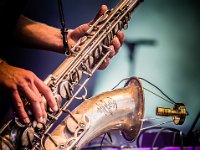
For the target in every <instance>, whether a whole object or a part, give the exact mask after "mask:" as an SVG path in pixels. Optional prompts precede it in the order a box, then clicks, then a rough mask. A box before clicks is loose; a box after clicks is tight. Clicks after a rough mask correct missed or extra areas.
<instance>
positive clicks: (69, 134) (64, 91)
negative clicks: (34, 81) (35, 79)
mask: <svg viewBox="0 0 200 150" xmlns="http://www.w3.org/2000/svg"><path fill="white" fill-rule="evenodd" d="M140 1H141V0H121V1H120V2H119V3H118V4H117V5H116V6H115V7H114V8H113V9H111V10H108V11H106V12H105V13H104V14H103V15H102V16H100V17H99V18H98V20H97V21H96V22H94V23H93V24H92V25H90V28H89V29H88V30H87V31H86V36H84V37H82V38H80V40H79V41H78V42H77V43H76V45H75V46H74V47H73V48H72V49H71V50H70V51H71V55H70V56H68V58H67V59H66V60H64V62H63V63H62V64H61V65H60V66H59V67H58V68H57V69H56V70H55V71H54V72H53V73H52V74H50V75H49V76H48V77H47V78H46V79H45V80H44V82H45V84H47V85H48V86H49V87H50V89H51V90H52V92H53V94H54V97H55V99H56V100H57V103H58V105H59V110H58V112H52V111H51V109H49V108H48V106H46V110H47V115H48V118H47V122H46V124H40V123H38V124H37V125H34V124H33V123H30V124H29V125H28V126H27V125H24V124H22V123H21V122H20V120H19V119H18V118H17V117H14V118H13V119H11V120H10V121H8V122H7V123H6V124H5V125H4V126H3V127H2V128H1V129H0V149H3V150H16V149H27V150H30V149H32V150H35V149H47V150H50V149H80V148H81V147H83V146H84V145H85V144H86V143H87V142H89V141H90V140H91V139H93V138H94V137H96V136H98V135H100V134H103V133H105V132H107V131H109V130H113V129H117V130H122V131H123V133H124V135H125V138H126V139H127V140H133V139H134V138H135V137H136V136H137V134H138V132H139V130H140V127H141V121H140V119H142V118H143V111H144V110H143V109H144V96H143V89H142V86H141V84H140V82H139V80H138V79H136V78H135V79H132V80H131V81H130V84H129V86H128V87H125V88H122V89H118V90H114V91H110V92H106V93H103V94H100V95H98V96H95V97H93V98H91V99H89V100H87V99H86V96H87V90H86V88H85V84H86V83H87V82H88V81H89V79H90V78H91V76H92V75H93V74H94V72H95V71H96V70H97V69H98V68H99V66H100V65H101V64H102V63H103V61H105V58H106V57H107V56H108V55H109V53H110V50H111V49H110V48H109V45H110V44H111V41H112V39H113V38H114V36H115V35H116V34H117V32H118V31H121V30H122V29H127V28H128V21H129V20H130V16H131V13H132V12H133V10H134V9H135V8H136V6H137V5H138V4H139V3H140ZM82 90H83V91H85V94H83V95H81V96H79V95H80V94H79V93H80V91H82ZM74 99H82V100H84V102H83V103H82V104H81V105H80V106H78V107H77V108H76V109H75V110H74V111H73V112H70V111H69V110H68V109H67V108H68V106H69V105H70V104H71V102H72V101H73V100H74ZM44 103H45V100H44ZM24 104H25V106H27V105H29V103H28V102H27V101H26V100H25V102H24ZM66 113H67V114H68V116H67V117H65V114H66ZM63 115H64V117H65V119H64V120H63V121H62V122H61V123H59V120H60V119H61V118H62V117H63ZM31 117H32V116H30V118H31ZM32 118H33V117H32ZM102 120H104V122H103V121H102ZM57 124H58V125H57Z"/></svg>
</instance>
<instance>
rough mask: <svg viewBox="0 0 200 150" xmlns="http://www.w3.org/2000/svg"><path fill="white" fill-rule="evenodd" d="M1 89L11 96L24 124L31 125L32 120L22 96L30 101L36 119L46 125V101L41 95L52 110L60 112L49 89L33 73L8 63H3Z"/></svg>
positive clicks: (0, 69) (0, 72) (0, 80)
mask: <svg viewBox="0 0 200 150" xmlns="http://www.w3.org/2000/svg"><path fill="white" fill-rule="evenodd" d="M0 87H1V88H2V89H3V90H5V91H6V92H8V94H9V95H11V100H12V104H13V106H14V108H15V111H16V113H17V114H18V116H19V117H20V119H21V120H23V121H24V123H29V122H30V119H29V117H28V115H27V112H26V108H25V106H24V103H23V99H22V98H21V96H23V97H25V98H26V100H28V101H29V103H30V105H31V110H32V112H33V115H34V118H35V120H36V121H37V122H40V123H45V122H46V118H47V113H46V111H45V105H44V101H43V99H42V96H41V95H43V96H44V98H45V99H46V101H47V103H48V105H49V106H50V108H51V109H52V110H54V111H57V110H58V107H57V103H56V101H55V99H54V97H53V94H52V92H51V90H50V89H49V87H48V86H47V85H45V84H44V83H43V82H42V81H41V80H40V79H39V78H38V77H37V76H36V75H35V74H34V73H32V72H31V71H28V70H24V69H21V68H17V67H13V66H11V65H9V64H7V63H6V62H1V63H0Z"/></svg>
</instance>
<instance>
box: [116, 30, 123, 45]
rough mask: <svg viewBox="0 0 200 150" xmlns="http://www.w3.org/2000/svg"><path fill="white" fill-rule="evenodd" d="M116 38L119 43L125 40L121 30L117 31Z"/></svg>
mask: <svg viewBox="0 0 200 150" xmlns="http://www.w3.org/2000/svg"><path fill="white" fill-rule="evenodd" d="M116 36H117V38H118V39H119V41H120V43H121V45H122V44H123V43H124V41H125V36H124V33H123V32H122V31H119V32H117V35H116Z"/></svg>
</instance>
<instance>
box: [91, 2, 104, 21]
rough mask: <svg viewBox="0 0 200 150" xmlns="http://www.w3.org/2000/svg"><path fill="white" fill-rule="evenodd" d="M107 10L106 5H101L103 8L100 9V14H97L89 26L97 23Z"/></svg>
mask: <svg viewBox="0 0 200 150" xmlns="http://www.w3.org/2000/svg"><path fill="white" fill-rule="evenodd" d="M107 10H108V7H107V6H106V5H101V8H100V10H99V12H98V13H97V14H96V16H95V17H94V19H93V20H92V21H91V22H90V23H89V24H93V23H94V22H95V21H97V19H98V18H99V17H100V16H102V15H103V14H104V13H105V12H106V11H107Z"/></svg>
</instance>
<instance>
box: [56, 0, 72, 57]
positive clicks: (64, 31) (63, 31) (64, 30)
mask: <svg viewBox="0 0 200 150" xmlns="http://www.w3.org/2000/svg"><path fill="white" fill-rule="evenodd" d="M58 9H59V17H60V24H61V26H62V28H61V34H62V36H63V48H64V50H65V54H66V55H70V51H69V48H68V41H67V34H68V28H66V25H65V16H64V11H63V4H62V0H58Z"/></svg>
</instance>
